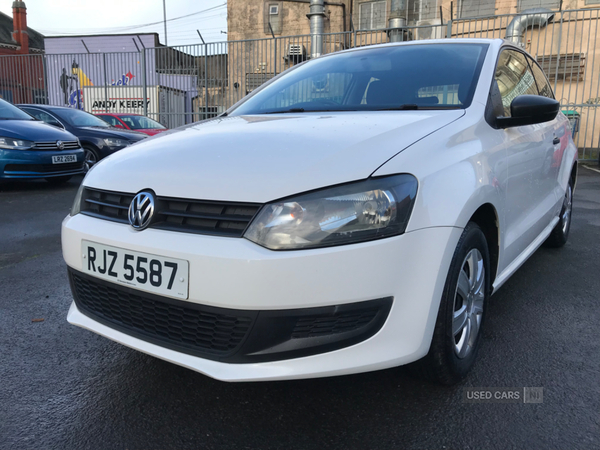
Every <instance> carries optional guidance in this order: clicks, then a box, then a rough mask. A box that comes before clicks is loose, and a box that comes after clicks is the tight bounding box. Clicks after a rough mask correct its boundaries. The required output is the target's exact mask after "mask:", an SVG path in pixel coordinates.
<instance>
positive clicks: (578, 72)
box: [536, 53, 585, 81]
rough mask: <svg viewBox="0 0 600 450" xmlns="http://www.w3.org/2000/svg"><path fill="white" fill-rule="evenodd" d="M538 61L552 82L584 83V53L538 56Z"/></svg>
mask: <svg viewBox="0 0 600 450" xmlns="http://www.w3.org/2000/svg"><path fill="white" fill-rule="evenodd" d="M536 60H537V62H538V64H539V65H540V66H541V68H542V69H543V70H544V72H545V73H546V75H547V76H548V79H550V80H556V79H558V80H567V79H568V80H577V81H583V76H584V74H585V55H584V54H583V53H561V54H560V55H556V54H555V55H542V56H538V57H537V58H536Z"/></svg>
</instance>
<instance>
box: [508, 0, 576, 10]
mask: <svg viewBox="0 0 600 450" xmlns="http://www.w3.org/2000/svg"><path fill="white" fill-rule="evenodd" d="M586 2H587V0H586ZM532 8H548V9H550V10H552V11H558V10H559V9H560V0H519V1H518V2H517V12H523V11H527V10H528V9H532Z"/></svg>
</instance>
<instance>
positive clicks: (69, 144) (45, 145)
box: [33, 141, 79, 150]
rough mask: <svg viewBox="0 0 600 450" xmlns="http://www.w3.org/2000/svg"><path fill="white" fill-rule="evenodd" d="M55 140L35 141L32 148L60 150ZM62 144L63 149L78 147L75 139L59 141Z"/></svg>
mask: <svg viewBox="0 0 600 450" xmlns="http://www.w3.org/2000/svg"><path fill="white" fill-rule="evenodd" d="M56 142H57V141H44V142H36V143H35V144H34V146H33V147H34V148H35V149H36V150H60V149H59V148H58V146H57V145H56ZM61 142H62V143H63V145H64V147H63V150H75V149H77V148H79V142H77V141H61Z"/></svg>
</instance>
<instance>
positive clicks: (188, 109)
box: [0, 9, 600, 160]
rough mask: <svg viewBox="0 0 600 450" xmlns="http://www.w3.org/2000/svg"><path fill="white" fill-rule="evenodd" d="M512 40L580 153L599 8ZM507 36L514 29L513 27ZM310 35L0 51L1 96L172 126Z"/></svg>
mask: <svg viewBox="0 0 600 450" xmlns="http://www.w3.org/2000/svg"><path fill="white" fill-rule="evenodd" d="M515 19H519V20H522V19H523V16H522V15H500V16H493V17H479V18H469V19H456V20H449V21H447V22H445V23H442V22H441V21H439V20H438V22H437V23H435V22H432V23H431V24H430V25H422V26H408V27H405V28H402V29H382V30H354V31H349V32H344V33H330V34H322V35H319V39H320V40H322V42H323V49H322V52H323V54H327V53H332V52H337V51H340V50H344V49H348V48H355V47H362V46H368V45H374V44H381V43H386V42H389V41H390V40H391V39H392V37H394V39H395V40H398V39H401V40H424V39H436V38H505V37H506V36H507V33H508V32H509V31H510V32H511V33H512V32H513V31H514V23H515ZM546 19H547V20H545V21H544V20H542V21H541V23H540V22H539V21H538V22H537V25H538V26H536V27H535V28H530V27H525V28H524V29H522V30H521V31H522V33H521V34H520V35H518V36H516V37H514V36H513V38H512V40H513V41H519V43H520V44H521V45H522V46H523V47H524V48H525V49H526V50H528V51H529V53H531V54H532V56H533V57H534V58H536V59H537V60H538V61H539V63H540V64H541V65H542V67H543V68H544V70H545V71H546V73H547V74H548V77H549V79H550V82H551V84H552V85H553V87H554V91H555V94H556V98H557V99H558V100H560V101H561V104H562V109H563V111H564V112H565V114H567V115H568V117H569V118H570V119H571V122H572V127H573V135H574V139H575V142H576V144H577V146H578V147H579V152H580V158H581V159H582V160H596V159H598V148H599V147H600V114H598V108H600V55H598V57H597V53H599V52H600V36H599V33H598V31H599V30H598V28H599V23H600V9H585V10H569V11H557V12H553V13H551V14H549V15H548V17H546ZM512 34H514V33H512ZM310 52H311V36H310V35H300V36H284V37H271V38H265V39H254V40H244V41H228V42H216V43H206V44H197V45H188V46H177V47H156V48H144V49H141V50H140V51H137V52H121V53H101V52H98V53H94V52H88V53H77V54H72V53H69V54H44V55H18V56H0V97H2V98H4V99H6V100H9V101H11V102H13V103H16V104H17V103H43V104H51V105H61V106H69V107H73V108H79V109H82V110H85V111H88V112H91V113H94V114H98V113H103V112H120V113H138V114H144V115H147V116H149V117H151V118H154V119H155V120H157V121H159V122H161V123H163V124H164V125H165V126H167V127H169V128H174V127H177V126H180V125H184V124H186V123H191V122H195V121H198V120H202V119H205V118H210V117H214V116H215V115H217V114H219V113H221V112H223V111H225V110H226V109H227V108H229V107H230V106H231V105H233V104H234V103H236V102H237V101H238V100H240V99H242V98H243V97H244V96H245V95H247V94H248V93H250V92H252V91H253V90H254V89H256V88H257V87H259V86H260V85H261V84H262V83H264V82H266V81H268V80H270V79H271V78H272V77H274V76H275V75H277V74H279V73H281V72H282V71H284V70H286V69H288V68H290V67H292V66H294V65H295V64H298V63H300V62H302V61H305V60H307V59H309V58H310Z"/></svg>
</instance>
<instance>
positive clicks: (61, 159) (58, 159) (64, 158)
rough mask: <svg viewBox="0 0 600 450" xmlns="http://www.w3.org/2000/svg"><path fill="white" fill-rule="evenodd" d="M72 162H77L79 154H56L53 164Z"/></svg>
mask: <svg viewBox="0 0 600 450" xmlns="http://www.w3.org/2000/svg"><path fill="white" fill-rule="evenodd" d="M70 162H77V156H75V155H55V156H53V157H52V164H64V163H70Z"/></svg>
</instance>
